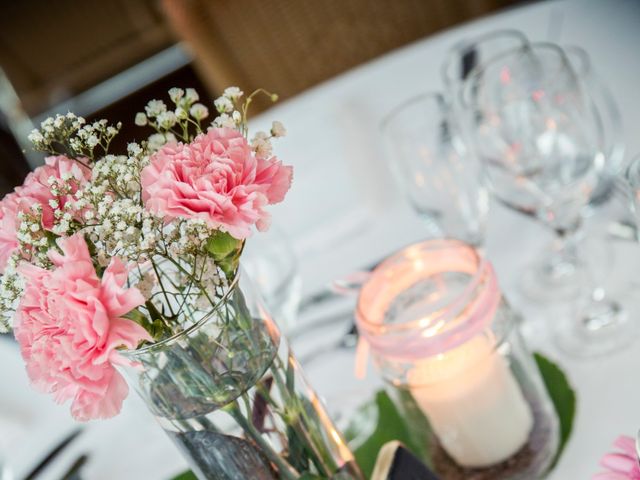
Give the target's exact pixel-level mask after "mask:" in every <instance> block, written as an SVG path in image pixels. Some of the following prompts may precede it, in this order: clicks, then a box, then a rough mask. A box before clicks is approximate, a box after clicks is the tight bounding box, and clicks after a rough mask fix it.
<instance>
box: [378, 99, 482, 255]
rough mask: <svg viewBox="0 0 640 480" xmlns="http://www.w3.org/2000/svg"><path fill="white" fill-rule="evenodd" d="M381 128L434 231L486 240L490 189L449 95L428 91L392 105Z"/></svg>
mask: <svg viewBox="0 0 640 480" xmlns="http://www.w3.org/2000/svg"><path fill="white" fill-rule="evenodd" d="M381 128H382V132H383V137H384V139H385V143H386V145H387V147H388V156H387V158H388V161H389V165H390V167H391V169H392V171H393V172H394V174H395V176H396V178H397V180H398V182H399V184H400V186H401V188H402V190H403V191H404V193H405V194H406V195H407V197H408V199H409V201H410V203H411V205H412V206H413V207H414V209H415V210H416V211H417V212H418V213H419V214H421V215H422V216H424V217H425V218H426V219H427V221H428V225H429V226H430V227H432V233H433V235H434V236H446V237H452V238H457V239H459V240H463V241H465V242H466V243H469V244H471V245H476V246H480V245H482V243H483V242H484V233H485V223H486V217H487V212H488V208H489V199H488V192H487V190H486V188H485V186H484V185H483V182H482V178H481V177H482V176H481V172H480V165H479V163H478V162H477V161H475V159H473V158H471V157H470V156H469V155H468V151H467V150H466V148H465V146H464V142H463V141H462V138H461V137H460V133H459V130H458V126H457V125H456V124H455V123H454V122H453V118H452V115H451V109H450V107H449V105H448V104H447V103H446V102H445V99H444V97H443V96H442V95H441V94H440V93H425V94H423V95H420V96H417V97H414V98H411V99H409V100H407V101H406V102H404V103H403V104H401V105H399V106H398V107H396V108H395V109H394V110H392V111H391V112H390V113H389V114H388V115H387V116H386V117H385V118H384V119H383V121H382V124H381Z"/></svg>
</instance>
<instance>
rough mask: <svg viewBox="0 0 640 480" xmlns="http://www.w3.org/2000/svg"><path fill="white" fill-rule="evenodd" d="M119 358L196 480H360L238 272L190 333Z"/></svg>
mask: <svg viewBox="0 0 640 480" xmlns="http://www.w3.org/2000/svg"><path fill="white" fill-rule="evenodd" d="M124 355H125V356H126V357H127V358H128V359H130V360H132V361H133V364H134V365H133V366H132V367H126V374H127V377H128V378H129V380H130V384H132V385H133V386H134V388H135V389H136V390H137V391H138V393H139V394H140V395H141V396H142V397H143V399H144V400H145V402H146V404H147V406H148V408H149V410H150V411H151V412H152V413H153V414H154V416H155V417H156V419H157V420H158V422H159V423H160V425H161V426H162V428H163V429H164V430H165V432H166V433H167V434H168V435H169V436H170V437H171V438H172V439H173V441H174V442H175V443H176V444H177V445H178V447H179V448H180V450H181V451H182V453H183V454H184V455H185V457H186V458H187V460H188V462H189V464H190V466H191V468H192V470H193V472H194V473H195V474H196V476H197V477H198V478H199V479H202V480H204V479H207V480H214V479H215V480H245V479H255V480H273V479H285V480H293V479H298V478H336V479H345V480H347V479H360V478H361V475H360V472H359V470H358V467H357V465H356V464H355V462H354V458H353V455H352V453H351V452H350V450H349V448H348V447H347V446H346V443H345V441H344V439H343V437H342V435H341V434H340V432H338V431H337V430H336V428H335V426H334V425H333V423H332V421H331V419H330V418H329V416H328V415H327V413H326V411H325V409H324V407H323V405H322V403H321V401H320V399H319V398H318V397H317V395H316V394H315V392H314V391H313V389H312V388H311V387H310V386H309V384H308V383H307V381H306V380H305V378H304V375H303V373H302V371H301V369H300V366H299V365H298V363H297V361H296V359H295V358H294V356H293V355H292V353H291V351H290V350H289V346H288V344H287V342H286V340H285V339H283V338H281V336H280V332H279V330H278V328H277V326H276V325H275V323H274V322H273V320H272V318H271V317H270V315H269V313H268V312H267V311H266V309H265V308H264V307H263V305H262V303H261V301H260V299H259V298H258V297H257V295H256V294H255V291H254V289H253V288H252V285H251V283H250V281H249V279H248V278H247V276H246V275H245V274H243V273H242V272H241V271H240V272H239V273H238V274H237V276H236V278H235V280H234V282H233V283H232V285H231V286H230V287H229V288H228V290H227V291H226V293H225V295H224V296H223V297H222V298H221V300H220V301H219V302H218V303H217V304H216V307H215V308H213V309H212V311H210V312H208V313H207V314H206V315H205V316H204V317H203V318H202V319H200V320H198V321H197V322H196V323H194V324H193V325H192V326H191V327H189V328H187V329H186V330H184V331H183V332H181V333H179V334H177V335H174V336H173V337H171V338H168V339H166V340H163V341H160V342H157V343H155V344H151V345H148V346H145V347H142V348H139V349H137V350H133V351H128V352H124Z"/></svg>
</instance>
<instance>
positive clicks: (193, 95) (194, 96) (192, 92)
mask: <svg viewBox="0 0 640 480" xmlns="http://www.w3.org/2000/svg"><path fill="white" fill-rule="evenodd" d="M184 99H185V100H186V101H187V103H189V105H191V104H192V103H195V102H197V101H198V100H200V95H198V92H196V89H195V88H187V89H186V91H185V94H184Z"/></svg>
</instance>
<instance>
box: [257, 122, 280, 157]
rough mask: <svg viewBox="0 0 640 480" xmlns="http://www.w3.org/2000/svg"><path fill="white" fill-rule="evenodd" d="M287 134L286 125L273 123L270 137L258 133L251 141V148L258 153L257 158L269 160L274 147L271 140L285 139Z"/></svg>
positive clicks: (263, 133)
mask: <svg viewBox="0 0 640 480" xmlns="http://www.w3.org/2000/svg"><path fill="white" fill-rule="evenodd" d="M286 134H287V131H286V129H285V128H284V125H282V123H280V122H277V121H276V122H273V123H272V124H271V131H270V135H268V134H266V133H265V132H256V133H255V135H254V136H253V138H252V139H251V142H250V144H251V148H252V149H253V151H254V152H256V156H258V157H260V158H269V157H270V156H271V153H272V152H273V146H272V145H271V139H273V138H278V137H284V136H285V135H286Z"/></svg>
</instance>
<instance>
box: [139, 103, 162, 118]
mask: <svg viewBox="0 0 640 480" xmlns="http://www.w3.org/2000/svg"><path fill="white" fill-rule="evenodd" d="M144 110H145V112H146V113H147V117H150V118H155V117H157V116H158V115H160V114H161V113H164V112H166V111H167V106H166V105H165V103H164V102H163V101H162V100H150V101H149V102H148V103H147V105H146V107H144Z"/></svg>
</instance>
